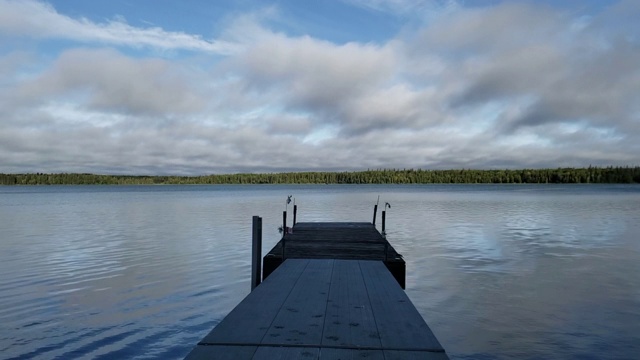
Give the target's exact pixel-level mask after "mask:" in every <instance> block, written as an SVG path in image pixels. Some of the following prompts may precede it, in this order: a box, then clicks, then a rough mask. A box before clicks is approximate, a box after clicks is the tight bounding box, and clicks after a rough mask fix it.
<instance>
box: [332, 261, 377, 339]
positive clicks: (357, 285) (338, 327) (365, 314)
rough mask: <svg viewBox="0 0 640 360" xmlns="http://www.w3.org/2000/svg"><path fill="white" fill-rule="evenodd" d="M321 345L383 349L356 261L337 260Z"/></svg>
mask: <svg viewBox="0 0 640 360" xmlns="http://www.w3.org/2000/svg"><path fill="white" fill-rule="evenodd" d="M322 345H323V346H351V347H370V348H381V345H382V344H381V343H380V339H379V337H378V335H377V328H376V323H375V319H374V317H373V312H372V311H371V306H370V305H369V294H368V293H367V288H366V287H365V285H364V280H363V279H362V271H361V270H360V265H359V264H358V262H357V261H348V260H336V262H335V264H334V266H333V276H332V278H331V288H330V290H329V298H328V299H327V315H326V318H325V322H324V333H323V337H322Z"/></svg>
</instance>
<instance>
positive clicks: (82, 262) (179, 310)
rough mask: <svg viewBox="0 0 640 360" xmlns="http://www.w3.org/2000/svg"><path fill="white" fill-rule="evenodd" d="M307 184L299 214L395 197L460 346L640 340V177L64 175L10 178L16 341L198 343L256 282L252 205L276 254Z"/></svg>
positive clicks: (10, 287) (444, 329) (584, 353)
mask: <svg viewBox="0 0 640 360" xmlns="http://www.w3.org/2000/svg"><path fill="white" fill-rule="evenodd" d="M291 193H295V194H296V198H297V203H298V205H299V206H300V208H301V209H304V210H303V211H302V210H301V212H300V214H299V221H343V220H344V219H349V220H351V221H364V222H370V221H371V210H372V206H373V204H374V203H375V201H376V198H377V196H378V195H381V203H383V202H384V201H389V202H390V203H393V208H392V209H389V210H388V212H387V229H386V232H387V237H388V239H390V241H391V243H392V244H393V246H394V248H395V249H396V250H397V252H399V253H401V254H403V255H404V259H405V261H406V263H407V274H406V294H407V295H408V297H409V299H410V300H411V301H412V302H413V303H414V304H415V306H416V308H417V309H418V311H419V312H420V314H421V315H422V316H423V317H424V318H425V319H426V320H427V322H428V324H429V327H430V328H431V329H432V330H433V332H434V333H435V334H436V335H437V337H438V340H439V341H440V343H441V344H442V346H443V347H444V348H445V349H446V350H447V354H448V355H449V356H450V357H451V358H454V359H455V358H458V359H461V358H481V359H482V358H484V359H507V358H608V359H628V358H634V357H636V356H637V354H638V353H640V347H639V346H640V345H638V344H640V310H639V309H640V242H638V240H637V234H638V233H640V232H639V230H640V225H639V224H640V212H638V205H637V204H639V203H640V189H639V188H638V187H635V186H604V185H598V186H584V185H582V186H557V185H549V186H484V185H455V186H450V185H436V186H382V185H380V186H153V187H145V186H140V187H126V186H124V187H108V186H107V187H74V186H69V187H55V186H53V187H27V188H25V187H20V188H15V187H11V188H4V187H0V229H2V232H1V236H0V274H2V276H1V277H0V353H1V354H2V358H7V359H27V358H29V359H31V358H33V359H55V358H59V359H63V358H139V359H145V358H150V359H151V358H154V359H155V358H175V359H179V358H183V357H184V356H186V355H187V353H188V352H189V351H190V350H191V348H192V347H193V346H194V344H196V343H198V341H200V340H201V339H202V338H203V337H204V336H205V335H206V334H207V333H208V332H209V331H210V330H211V329H212V328H213V327H214V326H215V325H216V324H218V323H219V322H220V321H221V320H222V319H223V318H224V317H225V316H226V315H227V314H228V313H229V311H231V310H232V309H233V308H234V307H235V306H236V305H237V304H238V303H239V302H240V301H241V300H242V299H243V298H244V297H245V296H246V295H247V294H249V292H250V281H249V280H250V259H251V248H250V247H251V216H252V215H254V214H260V215H262V216H263V217H264V219H263V221H264V239H263V247H264V253H266V252H267V251H268V250H269V249H271V248H272V247H273V246H274V245H275V244H276V243H277V241H278V240H279V239H280V234H279V233H278V231H277V228H278V226H279V225H280V224H281V223H282V218H281V211H282V199H283V196H286V195H288V194H291ZM263 255H264V254H263ZM361 327H362V325H360V326H351V328H353V329H359V328H361ZM354 331H357V330H354ZM330 340H331V339H329V340H327V341H330Z"/></svg>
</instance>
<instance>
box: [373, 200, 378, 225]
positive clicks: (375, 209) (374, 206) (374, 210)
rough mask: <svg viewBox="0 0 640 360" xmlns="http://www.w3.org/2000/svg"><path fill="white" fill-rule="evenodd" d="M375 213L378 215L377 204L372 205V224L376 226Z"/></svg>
mask: <svg viewBox="0 0 640 360" xmlns="http://www.w3.org/2000/svg"><path fill="white" fill-rule="evenodd" d="M376 215H378V204H375V205H373V226H376Z"/></svg>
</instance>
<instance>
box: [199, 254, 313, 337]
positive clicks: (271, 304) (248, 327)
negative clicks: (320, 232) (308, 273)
mask: <svg viewBox="0 0 640 360" xmlns="http://www.w3.org/2000/svg"><path fill="white" fill-rule="evenodd" d="M308 263H309V260H298V261H285V262H284V263H283V264H282V265H280V268H279V269H278V270H280V271H277V272H276V273H274V274H273V276H270V277H269V278H268V279H266V280H265V281H264V282H263V283H262V284H260V285H258V287H256V288H255V290H254V291H253V292H251V294H249V296H247V297H246V298H244V300H242V302H241V303H240V304H238V306H237V307H236V308H235V309H234V310H233V311H231V312H230V313H229V315H227V316H226V317H225V318H224V319H223V320H222V321H221V322H220V323H219V324H218V325H217V326H216V327H215V328H214V329H213V330H212V331H211V332H210V333H209V335H207V336H205V337H204V339H202V341H201V342H200V343H201V344H213V343H217V344H220V343H223V344H233V343H250V344H259V343H260V342H261V341H262V338H263V337H264V335H265V334H266V332H267V330H268V329H269V327H270V326H271V324H272V323H273V320H274V318H275V317H276V315H277V314H278V312H279V311H280V309H281V308H282V304H284V302H285V300H286V299H287V297H288V296H289V293H290V292H291V290H292V289H293V287H294V286H295V285H296V284H297V282H298V279H299V278H300V276H301V275H302V273H303V271H304V270H305V269H306V267H307V265H308Z"/></svg>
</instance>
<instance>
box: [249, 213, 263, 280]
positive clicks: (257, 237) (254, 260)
mask: <svg viewBox="0 0 640 360" xmlns="http://www.w3.org/2000/svg"><path fill="white" fill-rule="evenodd" d="M261 270H262V218H261V217H259V216H254V217H253V234H252V241H251V291H253V289H255V288H256V286H258V285H260V281H261V278H262V273H261Z"/></svg>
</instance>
